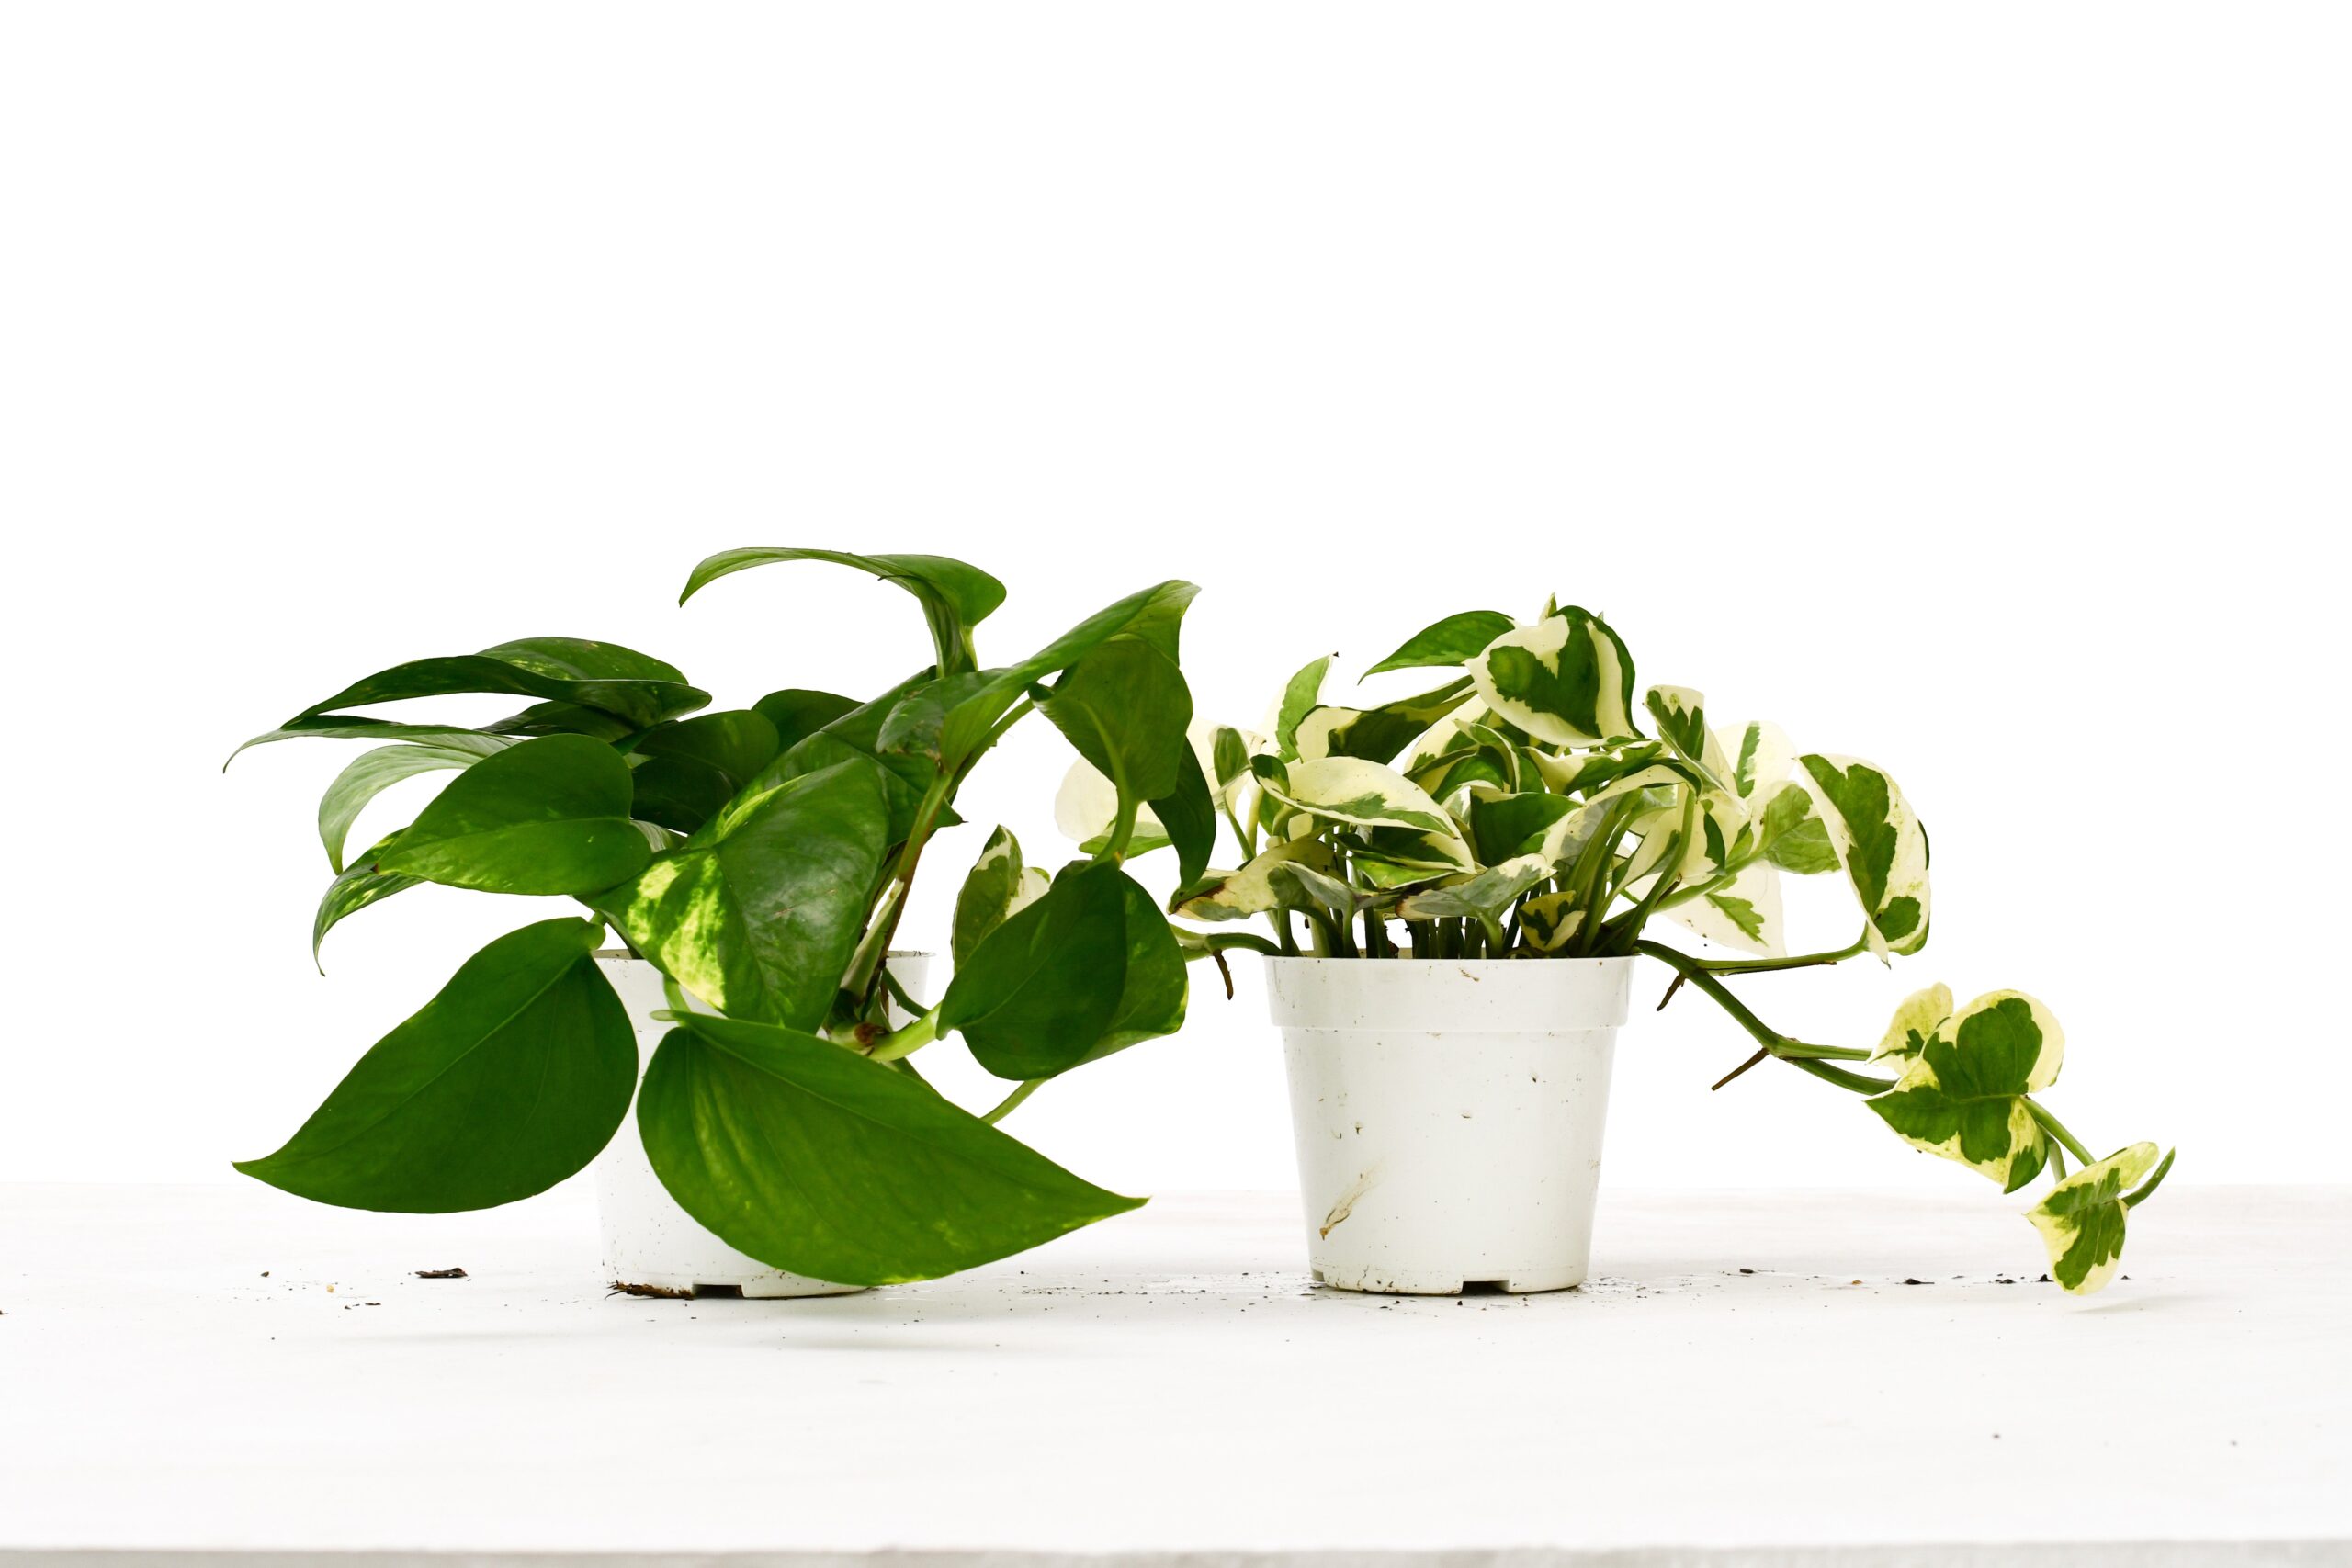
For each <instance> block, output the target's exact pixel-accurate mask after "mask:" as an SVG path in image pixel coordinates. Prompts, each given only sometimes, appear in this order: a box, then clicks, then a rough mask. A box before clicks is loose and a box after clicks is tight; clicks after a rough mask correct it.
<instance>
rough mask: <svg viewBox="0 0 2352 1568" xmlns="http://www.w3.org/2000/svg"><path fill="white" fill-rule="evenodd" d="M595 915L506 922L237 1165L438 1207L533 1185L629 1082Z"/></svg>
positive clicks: (631, 1039) (592, 1148) (310, 1185)
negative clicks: (282, 1142) (291, 1125)
mask: <svg viewBox="0 0 2352 1568" xmlns="http://www.w3.org/2000/svg"><path fill="white" fill-rule="evenodd" d="M601 931H602V927H601V926H600V925H599V923H598V922H596V921H594V920H574V919H559V920H545V921H542V922H540V923H539V924H537V925H532V926H525V927H524V928H523V929H522V930H520V931H509V932H508V933H507V934H506V935H504V936H503V937H500V938H499V939H498V940H497V941H495V942H492V943H491V944H490V945H489V946H487V947H485V948H483V949H482V950H481V952H479V953H475V954H474V955H473V956H472V957H471V958H469V959H468V960H466V962H465V964H463V965H461V966H460V967H459V968H458V972H457V974H456V975H454V976H451V977H450V979H449V983H448V984H447V986H444V987H442V988H441V991H440V994H439V995H437V996H435V998H433V999H432V1000H431V1001H429V1002H427V1003H426V1004H425V1005H424V1008H423V1009H422V1010H419V1011H418V1012H417V1013H416V1014H415V1015H414V1016H413V1017H412V1018H410V1019H409V1020H408V1021H406V1022H404V1023H402V1024H401V1026H400V1027H399V1028H397V1029H395V1030H393V1031H392V1032H390V1034H387V1035H385V1036H384V1037H383V1039H381V1040H379V1041H378V1042H377V1043H375V1044H374V1045H373V1046H371V1047H370V1048H369V1049H368V1054H367V1055H365V1056H362V1057H361V1058H360V1059H359V1064H358V1066H355V1067H353V1068H352V1069H351V1072H350V1074H349V1075H348V1076H347V1077H345V1078H344V1080H343V1081H342V1082H341V1083H340V1084H337V1085H336V1086H335V1089H334V1093H332V1094H330V1095H329V1096H327V1099H326V1102H325V1103H324V1104H322V1105H321V1106H320V1107H319V1109H318V1110H317V1111H314V1112H312V1113H311V1119H310V1120H309V1121H307V1122H303V1123H302V1125H301V1128H300V1130H299V1131H298V1132H296V1133H295V1134H294V1136H293V1137H292V1138H290V1139H288V1141H287V1144H286V1146H285V1147H284V1148H282V1149H279V1150H278V1151H277V1153H276V1154H273V1155H270V1156H266V1157H265V1158H262V1159H254V1160H243V1161H240V1162H239V1163H238V1166H237V1168H238V1169H239V1170H242V1171H243V1172H244V1173H245V1174H246V1175H248V1176H253V1177H258V1178H259V1179H262V1180H264V1181H266V1182H268V1183H269V1184H270V1185H271V1186H273V1187H279V1188H283V1189H284V1190H287V1191H288V1192H292V1193H295V1194H297V1195H298V1196H300V1197H304V1198H312V1199H316V1200H317V1201H320V1202H322V1203H336V1204H340V1205H342V1206H343V1207H345V1208H347V1209H384V1210H393V1211H398V1212H401V1213H450V1212H452V1211H454V1210H458V1209H487V1208H490V1207H492V1205H494V1204H499V1203H511V1202H513V1201H515V1199H517V1198H527V1197H529V1196H530V1195H531V1194H533V1193H534V1192H543V1191H545V1190H547V1189H548V1188H550V1187H552V1186H554V1185H555V1184H556V1183H557V1182H559V1181H561V1180H562V1179H564V1178H565V1177H567V1176H570V1175H571V1174H572V1173H573V1172H575V1171H577V1170H579V1169H580V1168H582V1167H583V1166H585V1165H586V1164H587V1163H588V1162H589V1160H591V1159H593V1158H594V1156H595V1154H596V1151H597V1150H599V1149H601V1148H603V1147H604V1146H605V1144H606V1143H607V1142H608V1141H610V1139H611V1138H612V1135H613V1133H614V1131H615V1130H616V1128H618V1127H619V1126H620V1123H621V1118H622V1117H623V1116H624V1115H625V1114H626V1113H627V1112H628V1100H629V1092H630V1090H631V1089H632V1088H633V1087H634V1086H635V1084H636V1082H637V1043H636V1036H635V1034H634V1032H633V1031H632V1030H631V1028H630V1025H629V1020H628V1010H626V1009H624V1008H623V1007H622V1006H621V1002H620V998H617V997H616V996H615V995H614V994H613V988H612V987H611V985H610V984H609V983H607V982H606V981H605V977H604V976H602V975H601V974H599V973H597V970H596V965H595V963H594V960H593V959H592V958H591V957H590V956H589V954H590V953H592V952H593V951H594V948H595V946H596V942H597V938H598V936H599V934H600V932H601Z"/></svg>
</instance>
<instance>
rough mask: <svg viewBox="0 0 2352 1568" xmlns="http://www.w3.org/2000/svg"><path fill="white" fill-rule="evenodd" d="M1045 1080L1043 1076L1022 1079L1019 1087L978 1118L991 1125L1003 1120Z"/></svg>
mask: <svg viewBox="0 0 2352 1568" xmlns="http://www.w3.org/2000/svg"><path fill="white" fill-rule="evenodd" d="M1045 1081H1046V1080H1045V1079H1044V1078H1023V1079H1022V1080H1021V1084H1020V1087H1019V1088H1017V1089H1014V1090H1013V1091H1012V1093H1011V1094H1008V1095H1006V1096H1005V1097H1004V1098H1003V1099H1002V1100H998V1101H997V1103H996V1109H995V1110H993V1111H989V1112H987V1113H986V1114H984V1115H982V1116H981V1118H980V1120H981V1121H983V1122H988V1123H989V1124H990V1125H991V1126H993V1125H994V1124H995V1123H997V1122H1001V1121H1003V1120H1004V1119H1005V1118H1006V1117H1007V1116H1010V1115H1011V1114H1012V1111H1013V1110H1014V1108H1015V1107H1017V1106H1019V1105H1020V1103H1021V1102H1022V1101H1023V1100H1026V1099H1028V1098H1029V1097H1030V1096H1031V1095H1033V1094H1035V1093H1036V1092H1037V1086H1038V1085H1039V1084H1041V1083H1044V1082H1045Z"/></svg>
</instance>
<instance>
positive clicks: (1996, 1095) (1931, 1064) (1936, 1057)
mask: <svg viewBox="0 0 2352 1568" xmlns="http://www.w3.org/2000/svg"><path fill="white" fill-rule="evenodd" d="M1915 1004H1917V1005H1915ZM1927 1007H1928V1004H1925V1003H1922V1000H1921V998H1920V997H1913V998H1909V999H1908V1000H1906V1001H1905V1003H1904V1004H1903V1008H1902V1009H1901V1010H1898V1011H1897V1012H1896V1014H1895V1022H1894V1026H1893V1027H1892V1028H1890V1030H1889V1032H1890V1033H1892V1032H1894V1028H1905V1029H1907V1028H1908V1027H1909V1026H1911V1025H1914V1024H1916V1023H1917V1021H1919V1019H1920V1018H1921V1016H1922V1015H1923V1014H1924V1012H1925V1011H1926V1010H1927ZM2065 1048H2066V1042H2065V1036H2064V1034H2063V1033H2061V1032H2060V1031H2059V1028H2058V1021H2057V1020H2056V1019H2055V1018H2053V1017H2052V1016H2051V1013H2050V1010H2049V1009H2047V1008H2045V1007H2043V1006H2042V1005H2041V1003H2040V1002H2038V1001H2036V1000H2034V999H2033V998H2031V997H2029V996H2027V995H2026V994H2025V993H2023V992H2022V991H1991V992H1987V993H1986V994H1985V995H1984V996H1981V997H1979V998H1976V999H1975V1000H1974V1001H1973V1002H1971V1003H1969V1004H1968V1005H1967V1006H1966V1007H1964V1008H1962V1009H1961V1010H1959V1011H1958V1012H1956V1013H1954V1014H1953V1015H1952V1016H1951V1018H1950V1019H1948V1020H1946V1021H1943V1022H1942V1023H1941V1024H1939V1025H1938V1026H1937V1027H1936V1028H1935V1029H1934V1031H1933V1032H1931V1033H1929V1034H1928V1036H1927V1038H1926V1039H1924V1040H1923V1041H1922V1042H1921V1043H1920V1045H1919V1047H1918V1050H1917V1055H1914V1056H1912V1057H1911V1059H1910V1065H1909V1066H1906V1067H1905V1069H1904V1071H1903V1076H1902V1077H1900V1078H1898V1079H1896V1080H1895V1084H1894V1088H1893V1089H1889V1090H1887V1091H1886V1092H1885V1093H1883V1094H1876V1095H1872V1096H1871V1098H1870V1099H1869V1100H1867V1101H1865V1103H1866V1104H1868V1105H1869V1106H1870V1108H1871V1110H1872V1111H1877V1112H1878V1114H1879V1116H1880V1117H1881V1119H1883V1121H1884V1122H1886V1124H1887V1125H1888V1126H1890V1127H1892V1128H1894V1131H1895V1133H1896V1134H1898V1135H1899V1136H1901V1137H1902V1139H1903V1140H1904V1142H1905V1143H1907V1144H1910V1145H1912V1146H1914V1147H1915V1148H1921V1149H1925V1150H1927V1151H1928V1153H1929V1154H1934V1155H1941V1156H1943V1157H1944V1158H1946V1159H1951V1160H1958V1161H1959V1162H1960V1163H1961V1164H1962V1165H1965V1166H1967V1167H1968V1168H1970V1169H1972V1170H1976V1171H1981V1172H1983V1173H1984V1174H1985V1176H1988V1177H1990V1178H1992V1179H1994V1180H1995V1181H1996V1182H1999V1183H2000V1184H2001V1188H2002V1190H2004V1191H2007V1192H2014V1191H2016V1190H2018V1188H2020V1187H2022V1186H2024V1185H2025V1184H2026V1183H2027V1182H2029V1181H2030V1180H2032V1179H2034V1177H2035V1176H2036V1175H2038V1174H2040V1172H2041V1168H2042V1166H2043V1165H2044V1164H2046V1163H2047V1162H2048V1160H2049V1156H2050V1148H2049V1141H2048V1139H2047V1137H2046V1136H2045V1135H2044V1134H2043V1133H2042V1130H2041V1123H2040V1122H2036V1121H2035V1120H2034V1117H2033V1111H2032V1108H2031V1107H2030V1106H2029V1105H2028V1104H2027V1103H2026V1100H2025V1097H2026V1096H2027V1095H2029V1094H2031V1093H2033V1092H2034V1091H2036V1090H2038V1089H2047V1088H2049V1087H2050V1086H2051V1085H2052V1083H2055V1082H2056V1081H2057V1079H2058V1068H2059V1066H2060V1064H2061V1062H2062V1061H2063V1060H2064V1055H2065Z"/></svg>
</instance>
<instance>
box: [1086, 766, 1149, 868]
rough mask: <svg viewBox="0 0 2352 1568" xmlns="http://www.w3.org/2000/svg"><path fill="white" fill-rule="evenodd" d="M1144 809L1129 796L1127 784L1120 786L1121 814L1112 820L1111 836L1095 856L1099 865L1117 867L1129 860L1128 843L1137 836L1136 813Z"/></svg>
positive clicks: (1133, 797) (1140, 803)
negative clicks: (1105, 864) (1106, 864)
mask: <svg viewBox="0 0 2352 1568" xmlns="http://www.w3.org/2000/svg"><path fill="white" fill-rule="evenodd" d="M1142 807H1143V802H1142V801H1140V800H1137V799H1136V797H1135V796H1133V795H1129V794H1128V793H1127V788H1126V786H1125V784H1121V785H1120V786H1119V814H1118V815H1117V816H1116V817H1114V818H1112V819H1111V835H1110V837H1109V838H1108V839H1106V840H1104V841H1103V848H1102V849H1101V851H1099V852H1097V853H1096V854H1095V856H1094V858H1095V860H1096V862H1097V863H1101V862H1103V861H1108V862H1110V863H1112V864H1113V865H1117V864H1118V863H1120V862H1122V861H1124V860H1125V859H1126V858H1127V841H1128V840H1131V839H1133V838H1134V837H1135V836H1136V812H1137V811H1139V810H1140V809H1141V808H1142Z"/></svg>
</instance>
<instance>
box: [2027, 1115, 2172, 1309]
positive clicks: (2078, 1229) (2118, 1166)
mask: <svg viewBox="0 0 2352 1568" xmlns="http://www.w3.org/2000/svg"><path fill="white" fill-rule="evenodd" d="M2171 1167H2172V1156H2169V1155H2166V1156H2165V1160H2164V1165H2163V1167H2162V1168H2159V1167H2158V1166H2157V1164H2156V1145H2154V1144H2133V1145H2131V1147H2129V1148H2126V1149H2122V1150H2120V1151H2118V1152H2117V1153H2115V1154H2111V1155H2109V1156H2107V1157H2106V1158H2105V1159H2103V1160H2099V1161H2098V1162H2096V1163H2095V1164H2091V1165H2086V1166H2085V1167H2083V1168H2082V1169H2080V1170H2078V1171H2075V1173H2074V1174H2072V1175H2071V1176H2067V1177H2065V1178H2064V1179H2061V1180H2060V1181H2059V1182H2058V1184H2057V1185H2056V1186H2054V1187H2052V1189H2051V1190H2050V1191H2049V1192H2048V1194H2046V1195H2045V1196H2044V1197H2043V1198H2042V1200H2041V1202H2039V1203H2036V1204H2035V1205H2034V1206H2033V1207H2032V1208H2030V1209H2028V1210H2027V1211H2026V1213H2025V1217H2026V1218H2027V1219H2029V1220H2030V1221H2032V1222H2033V1228H2034V1229H2035V1230H2038V1231H2040V1232H2041V1245H2042V1246H2043V1247H2047V1248H2048V1249H2049V1252H2050V1277H2051V1278H2052V1280H2056V1281H2058V1283H2059V1285H2060V1286H2061V1287H2062V1288H2063V1289H2064V1290H2066V1291H2068V1292H2072V1293H2073V1294H2075V1295H2078V1296H2086V1295H2089V1294H2090V1293H2091V1292H2093V1291H2096V1290H2098V1288H2099V1287H2100V1286H2102V1285H2104V1284H2106V1283H2107V1282H2108V1281H2109V1280H2111V1279H2113V1278H2114V1277H2115V1270H2116V1268H2117V1266H2118V1265H2119V1264H2120V1262H2121V1261H2122V1258H2123V1228H2124V1225H2123V1220H2124V1215H2125V1214H2126V1213H2128V1212H2129V1211H2130V1210H2131V1206H2132V1205H2133V1204H2135V1203H2137V1202H2139V1201H2140V1200H2141V1199H2143V1198H2145V1197H2146V1196H2147V1195H2148V1194H2149V1193H2150V1192H2153V1191H2154V1190H2155V1186H2156V1182H2157V1181H2161V1180H2162V1179H2164V1175H2165V1171H2166V1170H2168V1169H2170V1168H2171ZM2151 1170H2154V1171H2155V1173H2156V1174H2155V1177H2154V1179H2152V1180H2150V1181H2149V1182H2148V1184H2147V1186H2145V1187H2143V1188H2140V1190H2138V1191H2136V1192H2135V1191H2133V1190H2131V1189H2133V1188H2134V1187H2138V1186H2139V1182H2140V1179H2142V1178H2143V1177H2145V1176H2147V1175H2148V1173H2149V1172H2150V1171H2151Z"/></svg>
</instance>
